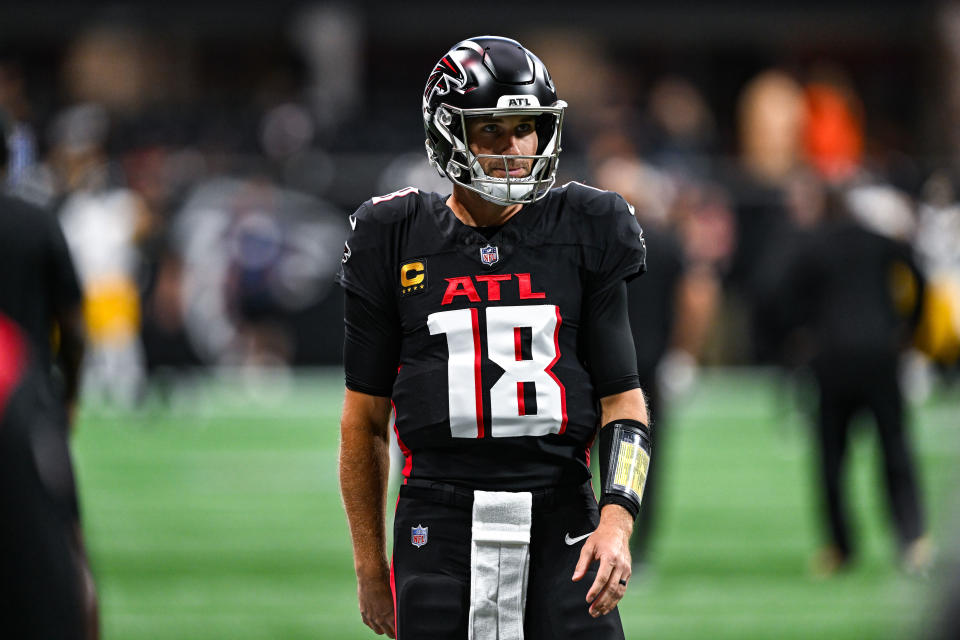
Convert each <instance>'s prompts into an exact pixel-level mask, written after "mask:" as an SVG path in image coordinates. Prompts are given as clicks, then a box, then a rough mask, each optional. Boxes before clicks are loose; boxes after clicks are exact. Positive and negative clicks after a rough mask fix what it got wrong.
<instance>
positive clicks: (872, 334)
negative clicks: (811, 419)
mask: <svg viewBox="0 0 960 640" xmlns="http://www.w3.org/2000/svg"><path fill="white" fill-rule="evenodd" d="M912 228H913V219H912V213H911V210H910V205H909V201H907V200H906V199H905V198H904V197H903V196H902V194H900V193H898V192H896V191H895V190H893V189H892V188H889V187H860V188H855V189H851V190H849V191H846V192H844V193H839V192H837V193H834V194H833V197H832V198H831V200H830V203H829V204H828V207H827V218H826V219H825V221H824V222H823V224H821V225H820V226H819V227H817V228H816V229H815V230H814V231H812V232H811V233H810V234H809V235H808V236H807V237H806V238H804V239H803V241H802V242H800V243H798V246H796V247H795V250H794V251H793V252H792V255H791V256H790V259H789V261H788V262H787V264H786V266H785V268H784V270H783V280H782V281H781V282H780V283H779V287H778V290H779V291H780V292H781V293H780V295H781V298H780V303H781V305H782V309H783V310H784V316H785V317H789V321H788V322H789V324H790V325H791V326H795V327H802V328H803V329H804V330H805V331H806V332H807V337H808V344H809V346H810V350H811V360H810V366H811V368H812V371H813V374H814V377H815V379H816V382H817V387H818V391H819V409H818V417H817V420H816V424H815V429H814V438H815V442H816V445H817V454H818V456H819V461H818V462H819V482H820V488H821V491H822V495H821V499H822V507H823V516H824V524H825V532H826V539H827V541H828V542H827V545H826V546H825V547H824V548H823V549H822V550H821V551H820V552H819V553H818V554H817V556H816V557H815V558H814V564H813V570H814V572H815V573H816V574H818V575H831V574H833V573H835V572H837V571H839V570H841V569H845V568H847V567H848V566H849V564H850V563H851V561H852V560H853V559H854V557H855V554H856V542H855V534H854V533H853V531H852V526H851V518H850V514H849V511H850V509H849V507H848V504H847V498H846V495H845V488H844V487H845V483H844V478H845V474H844V470H845V468H846V464H845V463H846V461H847V460H848V458H849V444H850V439H851V435H852V431H853V427H854V418H855V417H856V416H857V414H859V413H860V412H861V411H869V412H870V414H871V417H872V418H873V421H874V423H875V425H876V430H877V434H878V436H879V444H880V449H881V452H882V456H883V470H884V471H883V479H884V488H885V490H886V496H887V501H888V503H889V506H890V514H891V517H892V520H893V524H894V529H895V531H896V536H897V542H898V547H899V550H900V556H901V562H902V564H903V567H904V568H905V569H906V570H908V571H911V572H914V573H923V572H925V571H927V570H928V569H929V566H930V563H931V561H932V557H931V554H932V548H931V542H930V540H929V538H927V536H926V533H927V528H926V522H925V519H924V515H923V505H922V499H921V493H920V490H919V486H918V478H917V472H916V467H915V462H914V454H913V451H912V447H911V445H910V439H909V437H908V432H907V429H906V425H905V416H904V400H903V394H902V390H901V387H900V377H899V371H900V366H899V365H900V357H901V352H902V350H903V349H904V348H905V346H906V345H908V344H909V341H910V338H911V334H912V331H913V330H914V328H915V327H916V325H917V323H918V321H919V319H920V314H921V311H922V305H923V290H924V282H925V280H924V277H923V275H922V274H921V272H920V270H919V268H918V266H917V264H916V261H915V259H914V257H913V250H912V248H911V246H910V245H909V244H908V243H907V240H908V239H909V236H910V233H911V232H912Z"/></svg>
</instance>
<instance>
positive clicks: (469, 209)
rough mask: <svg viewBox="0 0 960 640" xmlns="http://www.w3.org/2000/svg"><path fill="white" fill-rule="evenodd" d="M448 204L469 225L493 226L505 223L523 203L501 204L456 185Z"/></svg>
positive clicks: (461, 220)
mask: <svg viewBox="0 0 960 640" xmlns="http://www.w3.org/2000/svg"><path fill="white" fill-rule="evenodd" d="M447 206H448V207H450V210H451V211H453V214H454V215H455V216H457V218H458V219H459V220H460V222H462V223H463V224H465V225H467V226H468V227H493V226H497V225H501V224H504V223H505V222H506V221H507V220H509V219H510V218H512V217H513V216H514V215H516V214H517V213H518V212H519V211H520V210H521V209H522V208H523V205H522V204H511V205H507V206H504V205H501V204H496V203H495V202H490V201H489V200H484V199H483V198H482V197H480V195H479V194H477V193H474V192H473V191H470V190H469V189H464V188H463V187H461V186H459V185H454V187H453V193H451V194H450V197H449V198H447Z"/></svg>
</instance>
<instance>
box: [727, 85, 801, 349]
mask: <svg viewBox="0 0 960 640" xmlns="http://www.w3.org/2000/svg"><path fill="white" fill-rule="evenodd" d="M737 115H738V132H739V136H740V162H739V168H738V170H737V171H736V172H735V173H734V174H733V175H731V176H729V177H728V180H727V183H728V185H729V186H730V188H731V191H732V197H733V202H734V204H733V206H734V211H735V213H736V248H735V251H734V255H733V260H732V263H731V265H730V271H729V273H728V279H727V284H728V286H729V289H730V293H731V294H732V296H731V298H730V302H733V304H734V307H735V308H736V307H740V311H739V313H742V314H743V315H744V317H745V318H746V326H745V327H743V328H742V329H741V332H742V333H745V334H748V335H750V336H751V338H752V340H753V344H752V345H749V346H748V349H747V351H746V352H745V353H743V352H742V353H739V354H736V353H732V354H731V356H732V357H734V358H737V359H740V360H742V359H744V358H748V357H752V358H753V359H756V360H759V361H761V362H763V361H770V360H772V359H773V353H772V351H773V347H772V342H773V338H772V336H769V335H767V334H766V333H764V331H763V327H762V323H760V322H758V315H759V309H758V307H757V296H758V290H757V289H758V283H757V282H756V278H757V276H758V274H761V273H763V269H762V265H763V263H764V261H765V260H766V259H767V255H768V253H769V252H773V253H776V252H777V251H779V247H778V246H777V247H774V246H773V245H775V244H776V242H775V239H777V238H778V236H780V235H781V234H782V233H784V232H785V231H786V230H787V229H788V228H789V225H790V222H789V212H788V208H787V206H788V202H787V198H788V192H787V189H788V185H789V183H790V180H791V178H792V177H793V176H794V175H795V174H796V172H797V171H799V170H800V169H801V168H802V167H803V156H802V147H801V142H802V135H803V131H804V126H805V122H806V111H805V105H804V100H803V91H802V88H801V87H800V85H799V84H798V83H797V81H796V80H794V79H793V78H792V77H791V76H789V75H787V74H786V73H784V72H782V71H776V70H769V71H764V72H763V73H761V74H759V75H758V76H756V77H755V78H754V79H753V80H751V81H750V82H749V83H748V84H747V85H746V87H744V89H743V91H742V92H741V94H740V98H739V103H738V113H737Z"/></svg>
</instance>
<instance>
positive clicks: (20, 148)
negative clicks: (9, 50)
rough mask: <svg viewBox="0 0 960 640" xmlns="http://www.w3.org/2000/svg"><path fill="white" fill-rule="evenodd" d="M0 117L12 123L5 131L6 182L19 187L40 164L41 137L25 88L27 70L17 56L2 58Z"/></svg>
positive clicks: (0, 57)
mask: <svg viewBox="0 0 960 640" xmlns="http://www.w3.org/2000/svg"><path fill="white" fill-rule="evenodd" d="M0 113H2V116H0V117H4V118H6V119H8V120H9V122H8V123H7V125H6V126H5V127H4V129H5V130H6V132H7V134H6V135H7V139H6V144H7V148H8V152H9V159H8V162H7V178H6V182H7V184H8V185H10V186H14V185H16V184H17V183H18V182H20V180H21V178H22V177H23V176H24V174H25V173H26V172H27V170H28V169H29V168H30V167H31V166H33V164H34V163H35V162H36V161H37V136H36V133H35V132H34V130H33V123H32V118H33V113H32V110H31V108H30V101H29V98H28V97H27V92H26V87H25V85H24V78H23V70H22V69H21V67H20V64H19V62H18V61H17V60H16V58H15V57H14V56H9V55H8V56H3V55H0Z"/></svg>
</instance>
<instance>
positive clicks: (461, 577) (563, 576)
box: [392, 480, 623, 640]
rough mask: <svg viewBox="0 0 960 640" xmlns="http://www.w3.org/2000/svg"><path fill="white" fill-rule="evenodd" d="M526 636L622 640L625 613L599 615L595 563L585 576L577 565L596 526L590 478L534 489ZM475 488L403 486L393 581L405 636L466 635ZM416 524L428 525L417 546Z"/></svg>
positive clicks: (433, 639)
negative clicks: (590, 595) (591, 596)
mask: <svg viewBox="0 0 960 640" xmlns="http://www.w3.org/2000/svg"><path fill="white" fill-rule="evenodd" d="M533 496H534V497H533V522H532V526H531V531H530V576H529V581H528V586H527V605H526V616H525V619H524V637H525V638H526V640H623V627H622V626H621V624H620V613H619V611H617V610H614V611H611V612H610V613H609V614H607V615H606V616H600V617H599V618H592V617H590V614H589V613H588V608H589V603H588V602H587V600H586V598H587V591H589V589H590V585H592V584H593V581H594V579H595V578H596V575H597V571H596V566H593V567H591V568H590V570H589V571H587V574H586V575H585V576H584V577H583V578H582V579H581V580H580V581H579V582H572V581H571V580H570V578H571V576H573V570H574V568H575V567H576V564H577V561H578V560H579V558H580V550H581V549H582V548H583V544H584V541H583V540H582V539H581V540H578V541H576V542H575V543H574V544H570V545H568V544H567V543H566V540H565V539H566V536H567V535H569V536H570V538H578V537H580V536H582V535H584V534H586V533H590V532H591V531H593V530H594V529H596V528H597V524H598V523H599V521H600V517H599V512H598V510H597V501H596V499H595V498H594V495H593V491H592V489H591V488H590V485H589V484H586V485H584V486H582V487H577V488H571V489H569V490H567V491H561V490H554V491H535V492H533ZM472 518H473V497H472V492H471V491H469V490H466V489H461V488H455V487H452V486H451V485H446V484H439V483H427V482H424V481H419V482H417V481H412V480H411V481H409V483H408V484H405V485H402V486H401V487H400V499H399V500H398V502H397V513H396V518H395V521H394V527H393V535H394V543H393V568H392V570H393V579H394V594H395V604H396V611H397V638H398V640H421V639H426V638H429V639H430V640H466V638H467V614H468V613H469V611H470V548H471V524H472ZM414 527H424V528H426V529H427V534H426V544H424V545H423V546H421V547H417V546H414V545H413V543H412V540H411V533H412V529H413V528H414Z"/></svg>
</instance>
